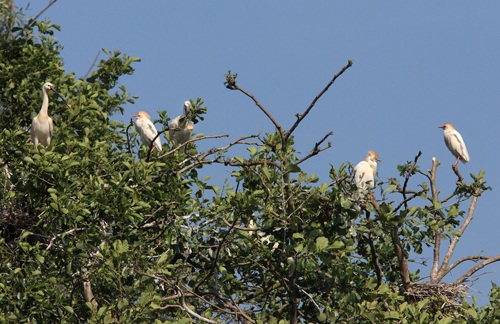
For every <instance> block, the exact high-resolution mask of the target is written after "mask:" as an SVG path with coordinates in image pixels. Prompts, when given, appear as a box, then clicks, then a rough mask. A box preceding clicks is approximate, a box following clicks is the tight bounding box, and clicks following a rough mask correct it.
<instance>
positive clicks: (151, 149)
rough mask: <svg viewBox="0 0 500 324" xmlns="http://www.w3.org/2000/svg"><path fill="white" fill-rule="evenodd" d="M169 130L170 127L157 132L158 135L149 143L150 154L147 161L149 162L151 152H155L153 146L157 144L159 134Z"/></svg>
mask: <svg viewBox="0 0 500 324" xmlns="http://www.w3.org/2000/svg"><path fill="white" fill-rule="evenodd" d="M167 130H168V127H167V128H166V129H164V130H162V131H161V132H156V136H155V137H154V138H153V139H152V140H151V142H150V143H149V149H148V156H147V157H146V162H149V158H150V157H151V152H153V149H154V147H153V146H154V145H155V141H156V139H157V138H158V136H160V135H161V134H163V133H165V131H167Z"/></svg>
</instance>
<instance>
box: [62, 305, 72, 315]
mask: <svg viewBox="0 0 500 324" xmlns="http://www.w3.org/2000/svg"><path fill="white" fill-rule="evenodd" d="M63 307H64V309H65V310H66V311H67V312H68V313H70V314H73V313H74V311H73V307H71V306H63Z"/></svg>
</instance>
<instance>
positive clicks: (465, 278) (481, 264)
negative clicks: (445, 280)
mask: <svg viewBox="0 0 500 324" xmlns="http://www.w3.org/2000/svg"><path fill="white" fill-rule="evenodd" d="M497 261H500V255H497V256H496V257H493V258H489V259H487V260H484V261H483V262H481V263H480V264H478V265H477V266H475V267H474V268H472V269H470V270H469V271H467V273H466V274H464V275H463V276H461V277H460V278H458V279H457V280H455V282H454V283H453V284H455V285H458V284H461V283H463V282H464V281H466V280H467V279H469V278H470V276H472V275H473V274H474V273H476V272H477V271H479V270H481V269H482V268H484V267H485V266H487V265H488V264H490V263H493V262H497Z"/></svg>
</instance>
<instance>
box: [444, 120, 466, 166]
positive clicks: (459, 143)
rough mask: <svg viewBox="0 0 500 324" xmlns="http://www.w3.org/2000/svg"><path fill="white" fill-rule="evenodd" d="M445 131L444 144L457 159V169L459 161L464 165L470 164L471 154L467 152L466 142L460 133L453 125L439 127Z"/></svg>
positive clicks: (447, 124)
mask: <svg viewBox="0 0 500 324" xmlns="http://www.w3.org/2000/svg"><path fill="white" fill-rule="evenodd" d="M438 127H439V128H442V129H444V142H445V143H446V146H447V147H448V150H450V152H451V153H452V154H453V155H454V156H455V157H456V158H457V161H456V162H455V165H454V166H455V168H456V167H457V164H458V160H460V161H462V163H464V164H465V163H467V162H469V153H468V152H467V147H465V142H464V140H463V139H462V136H461V135H460V133H458V132H457V131H456V130H455V127H453V125H452V124H450V123H446V124H444V125H443V126H438Z"/></svg>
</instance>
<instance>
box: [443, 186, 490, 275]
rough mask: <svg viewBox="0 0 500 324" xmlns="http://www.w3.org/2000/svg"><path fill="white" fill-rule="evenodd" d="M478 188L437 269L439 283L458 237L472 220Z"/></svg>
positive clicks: (444, 273)
mask: <svg viewBox="0 0 500 324" xmlns="http://www.w3.org/2000/svg"><path fill="white" fill-rule="evenodd" d="M481 182H482V180H479V183H481ZM479 190H480V188H477V189H476V195H475V196H474V197H472V201H471V203H470V206H469V212H468V213H467V217H466V218H465V221H464V222H463V224H462V226H460V229H459V230H458V232H459V233H460V236H455V237H453V239H452V240H451V242H450V246H449V247H448V251H447V252H446V256H445V257H444V260H443V263H442V264H441V268H440V269H439V272H438V273H437V275H438V277H437V278H436V279H437V280H438V282H439V281H441V280H442V279H443V278H444V276H445V275H446V274H447V273H448V272H449V270H447V268H448V264H449V263H450V260H451V257H452V255H453V251H454V250H455V246H456V245H457V243H458V241H459V240H460V237H461V236H462V234H463V233H464V232H465V229H467V226H469V223H470V222H471V220H472V216H473V215H474V210H475V209H476V204H477V198H478V196H477V193H478V192H479Z"/></svg>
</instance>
